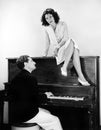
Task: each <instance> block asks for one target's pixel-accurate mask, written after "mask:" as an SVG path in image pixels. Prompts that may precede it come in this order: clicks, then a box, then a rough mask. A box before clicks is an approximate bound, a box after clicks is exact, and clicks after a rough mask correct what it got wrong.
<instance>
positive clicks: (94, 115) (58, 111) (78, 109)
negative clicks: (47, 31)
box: [6, 56, 100, 130]
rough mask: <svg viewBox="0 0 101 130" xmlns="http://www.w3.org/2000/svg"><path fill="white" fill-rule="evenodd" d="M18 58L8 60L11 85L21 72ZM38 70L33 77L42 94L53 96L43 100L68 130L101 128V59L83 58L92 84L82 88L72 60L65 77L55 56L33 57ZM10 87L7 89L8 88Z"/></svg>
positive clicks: (44, 104)
mask: <svg viewBox="0 0 101 130" xmlns="http://www.w3.org/2000/svg"><path fill="white" fill-rule="evenodd" d="M16 59H17V58H7V60H8V82H10V81H11V80H12V79H13V78H14V77H15V75H16V74H18V73H19V72H20V70H19V69H18V68H17V66H16ZM32 59H33V60H34V61H35V62H36V70H34V71H33V72H32V75H34V76H36V78H37V80H38V89H39V93H40V95H42V94H45V93H46V92H50V93H51V96H50V97H49V98H47V99H44V100H40V107H44V108H46V109H48V110H50V111H51V113H53V114H54V115H57V116H58V117H59V118H60V120H61V123H62V126H63V129H64V130H81V129H82V130H98V129H99V71H100V70H99V56H84V57H83V56H82V57H80V61H81V67H82V71H83V74H84V76H85V78H86V79H87V80H88V82H89V83H90V84H91V85H90V86H82V85H80V84H79V83H78V76H77V73H76V71H75V68H74V66H73V63H72V60H71V61H70V63H69V66H68V68H67V72H68V76H67V77H64V76H62V75H61V71H60V68H61V66H62V64H61V65H57V64H56V59H55V58H54V57H32ZM6 88H7V87H6Z"/></svg>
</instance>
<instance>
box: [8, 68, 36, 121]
mask: <svg viewBox="0 0 101 130" xmlns="http://www.w3.org/2000/svg"><path fill="white" fill-rule="evenodd" d="M8 93H9V94H8V95H9V96H10V105H9V109H10V115H9V116H10V122H11V123H19V122H20V123H21V122H25V121H27V120H29V119H31V118H32V117H34V116H35V115H36V114H37V113H38V88H37V80H36V78H35V77H33V76H32V75H31V74H30V73H29V72H28V71H26V70H22V71H21V72H20V73H19V74H18V75H17V76H16V77H15V78H14V79H13V80H12V81H11V83H10V88H9V92H8Z"/></svg>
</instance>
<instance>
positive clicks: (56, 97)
mask: <svg viewBox="0 0 101 130" xmlns="http://www.w3.org/2000/svg"><path fill="white" fill-rule="evenodd" d="M48 98H49V99H60V100H74V101H83V100H84V97H70V96H50V97H48Z"/></svg>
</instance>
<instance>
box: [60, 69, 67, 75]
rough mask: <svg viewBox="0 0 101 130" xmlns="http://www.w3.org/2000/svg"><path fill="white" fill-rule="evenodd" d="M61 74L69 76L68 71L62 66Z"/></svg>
mask: <svg viewBox="0 0 101 130" xmlns="http://www.w3.org/2000/svg"><path fill="white" fill-rule="evenodd" d="M61 74H62V75H63V76H67V72H66V71H64V70H63V68H61Z"/></svg>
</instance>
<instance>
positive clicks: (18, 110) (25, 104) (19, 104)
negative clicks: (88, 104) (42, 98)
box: [9, 55, 62, 130]
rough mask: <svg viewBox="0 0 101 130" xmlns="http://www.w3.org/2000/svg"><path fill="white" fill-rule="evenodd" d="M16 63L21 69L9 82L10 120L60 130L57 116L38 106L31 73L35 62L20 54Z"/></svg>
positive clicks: (35, 85)
mask: <svg viewBox="0 0 101 130" xmlns="http://www.w3.org/2000/svg"><path fill="white" fill-rule="evenodd" d="M16 63H17V66H18V68H20V69H21V71H20V72H19V74H18V75H17V76H15V77H14V78H13V80H12V81H11V84H10V89H9V96H10V122H11V123H21V122H27V123H34V122H36V123H37V124H39V125H40V126H41V127H42V128H43V129H45V130H62V126H61V123H60V121H59V119H58V117H56V116H54V115H52V114H51V113H50V112H49V111H48V110H45V109H42V108H39V105H38V98H39V97H38V89H37V79H36V78H35V77H33V76H32V75H31V72H32V71H33V70H35V69H36V66H35V64H36V63H35V62H34V61H33V60H32V58H31V57H29V56H27V55H23V56H20V57H19V58H18V59H17V62H16Z"/></svg>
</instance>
